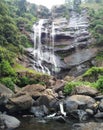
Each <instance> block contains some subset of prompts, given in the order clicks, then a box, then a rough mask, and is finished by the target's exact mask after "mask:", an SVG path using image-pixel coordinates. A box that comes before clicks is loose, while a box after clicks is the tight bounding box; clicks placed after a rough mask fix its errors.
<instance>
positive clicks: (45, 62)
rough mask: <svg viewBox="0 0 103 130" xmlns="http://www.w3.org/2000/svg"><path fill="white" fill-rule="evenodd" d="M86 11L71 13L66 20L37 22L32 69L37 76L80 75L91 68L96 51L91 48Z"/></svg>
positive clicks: (41, 20) (35, 25)
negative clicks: (37, 72)
mask: <svg viewBox="0 0 103 130" xmlns="http://www.w3.org/2000/svg"><path fill="white" fill-rule="evenodd" d="M88 27H89V21H88V15H87V10H85V9H84V10H82V11H81V13H80V14H79V13H77V12H75V11H73V10H72V11H71V12H70V19H69V21H68V20H66V18H62V17H61V18H58V19H56V18H54V19H53V20H50V19H40V20H39V22H37V23H35V24H34V26H33V30H34V49H33V51H32V57H34V58H33V60H32V63H33V68H34V69H35V70H37V71H39V72H43V73H48V74H49V75H50V74H52V75H54V74H56V75H58V76H59V77H61V78H62V77H64V76H65V75H67V74H69V75H73V76H76V75H80V74H82V73H83V72H84V71H86V70H87V69H88V68H89V67H90V66H91V65H92V63H91V61H92V59H93V58H94V57H95V55H96V51H97V50H96V49H93V48H91V47H90V44H91V43H92V39H91V35H90V33H89V32H88Z"/></svg>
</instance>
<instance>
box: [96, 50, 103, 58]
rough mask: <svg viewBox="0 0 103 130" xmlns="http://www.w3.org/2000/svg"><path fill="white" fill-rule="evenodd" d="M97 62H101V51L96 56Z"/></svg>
mask: <svg viewBox="0 0 103 130" xmlns="http://www.w3.org/2000/svg"><path fill="white" fill-rule="evenodd" d="M96 59H97V60H103V50H101V51H99V52H98V53H97V56H96Z"/></svg>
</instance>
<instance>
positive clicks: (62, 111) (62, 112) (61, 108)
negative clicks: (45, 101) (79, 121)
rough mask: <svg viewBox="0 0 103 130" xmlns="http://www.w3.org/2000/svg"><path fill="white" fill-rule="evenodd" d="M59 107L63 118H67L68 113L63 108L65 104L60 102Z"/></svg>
mask: <svg viewBox="0 0 103 130" xmlns="http://www.w3.org/2000/svg"><path fill="white" fill-rule="evenodd" d="M59 106H60V112H61V114H62V115H63V116H66V112H65V111H64V107H63V102H60V103H59Z"/></svg>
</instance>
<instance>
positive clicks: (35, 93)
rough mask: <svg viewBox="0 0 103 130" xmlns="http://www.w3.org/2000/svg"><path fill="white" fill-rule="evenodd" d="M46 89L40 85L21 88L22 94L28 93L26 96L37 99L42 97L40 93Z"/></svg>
mask: <svg viewBox="0 0 103 130" xmlns="http://www.w3.org/2000/svg"><path fill="white" fill-rule="evenodd" d="M45 89H46V86H43V85H40V84H33V85H27V86H25V87H24V88H22V90H21V91H22V92H28V94H29V95H30V96H31V97H32V98H34V99H37V98H38V97H40V96H41V95H42V92H44V90H45Z"/></svg>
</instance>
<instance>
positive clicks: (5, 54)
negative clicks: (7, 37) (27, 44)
mask: <svg viewBox="0 0 103 130" xmlns="http://www.w3.org/2000/svg"><path fill="white" fill-rule="evenodd" d="M9 49H10V48H9V47H8V49H6V48H4V47H1V46H0V62H1V61H2V60H8V62H9V63H11V64H12V63H13V59H14V58H15V57H16V54H15V53H14V52H12V51H11V50H10V51H9ZM13 51H15V50H13Z"/></svg>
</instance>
